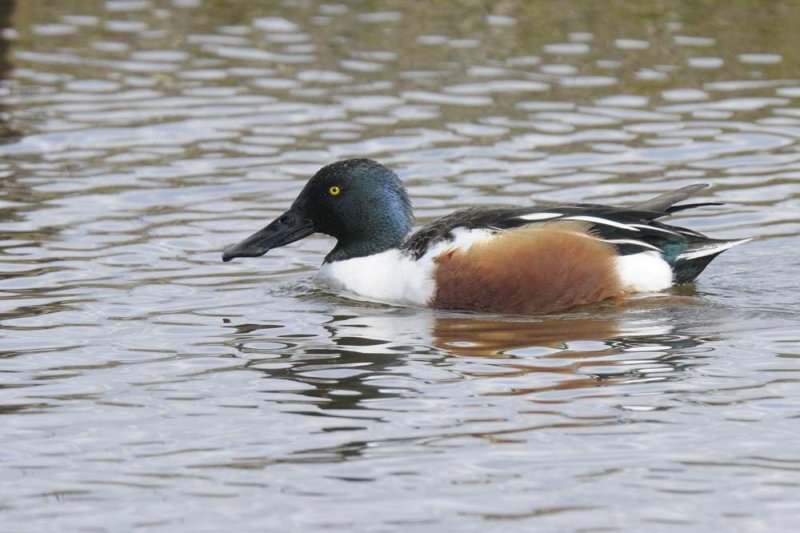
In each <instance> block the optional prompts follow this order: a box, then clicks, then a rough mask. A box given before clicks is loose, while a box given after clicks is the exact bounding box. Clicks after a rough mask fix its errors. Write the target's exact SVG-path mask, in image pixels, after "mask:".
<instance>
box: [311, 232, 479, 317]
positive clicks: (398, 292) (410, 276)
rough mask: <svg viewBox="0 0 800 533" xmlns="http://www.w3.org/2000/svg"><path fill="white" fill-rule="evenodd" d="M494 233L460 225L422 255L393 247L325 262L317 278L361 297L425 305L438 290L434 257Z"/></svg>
mask: <svg viewBox="0 0 800 533" xmlns="http://www.w3.org/2000/svg"><path fill="white" fill-rule="evenodd" d="M491 236H492V234H491V232H489V231H486V230H462V229H459V230H455V231H454V232H453V240H447V241H442V242H440V243H437V244H435V245H434V246H432V247H431V248H430V249H429V250H428V251H427V252H426V253H425V255H423V256H422V257H421V258H419V259H414V258H413V257H411V256H409V255H406V254H404V253H402V252H401V251H400V250H398V249H394V248H393V249H391V250H387V251H385V252H381V253H379V254H374V255H368V256H366V257H356V258H355V259H346V260H344V261H333V262H331V263H324V264H323V265H322V268H321V269H320V271H319V275H318V279H319V280H320V281H322V282H323V283H325V284H327V285H330V286H332V287H333V288H335V289H337V290H339V291H342V292H345V293H347V294H349V295H351V296H356V297H358V298H361V299H365V300H373V301H378V302H386V303H395V304H401V305H414V306H426V305H428V304H429V303H430V301H431V300H432V299H433V297H434V295H435V293H436V283H435V281H434V279H433V275H434V267H435V264H434V262H433V260H434V259H435V258H436V257H437V256H438V255H439V254H441V253H442V252H444V251H445V250H450V249H452V248H460V249H467V248H469V247H470V246H472V244H474V243H475V242H478V241H481V240H485V239H488V238H491Z"/></svg>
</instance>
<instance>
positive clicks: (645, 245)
mask: <svg viewBox="0 0 800 533" xmlns="http://www.w3.org/2000/svg"><path fill="white" fill-rule="evenodd" d="M603 242H607V243H611V244H630V245H631V246H641V247H642V248H648V249H650V250H655V251H656V252H661V249H660V248H659V247H658V246H653V245H652V244H649V243H646V242H644V241H636V240H634V239H609V240H607V241H603Z"/></svg>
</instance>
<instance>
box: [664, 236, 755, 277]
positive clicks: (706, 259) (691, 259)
mask: <svg viewBox="0 0 800 533" xmlns="http://www.w3.org/2000/svg"><path fill="white" fill-rule="evenodd" d="M751 240H752V239H740V240H735V241H726V240H719V239H697V240H696V241H695V242H692V243H691V244H689V247H688V248H687V249H686V250H684V251H683V252H682V253H681V254H680V255H678V257H677V259H676V260H675V263H674V264H673V265H672V271H673V272H674V277H675V283H676V284H679V285H680V284H682V283H691V282H693V281H694V280H695V278H696V277H697V276H699V275H700V273H701V272H702V271H703V270H705V268H706V267H707V266H708V264H709V263H710V262H711V260H712V259H714V258H715V257H717V256H718V255H719V254H721V253H722V252H724V251H725V250H727V249H729V248H733V247H734V246H738V245H740V244H744V243H746V242H750V241H751Z"/></svg>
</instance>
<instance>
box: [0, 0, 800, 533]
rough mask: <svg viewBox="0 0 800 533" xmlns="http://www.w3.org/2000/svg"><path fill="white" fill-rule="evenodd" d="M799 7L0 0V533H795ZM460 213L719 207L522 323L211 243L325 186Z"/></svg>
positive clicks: (309, 253) (278, 253)
mask: <svg viewBox="0 0 800 533" xmlns="http://www.w3.org/2000/svg"><path fill="white" fill-rule="evenodd" d="M798 20H800V4H798V3H795V2H777V1H776V2H753V1H746V0H732V1H726V2H701V1H688V0H687V1H685V2H670V1H637V2H629V1H622V0H620V1H609V2H588V1H586V2H580V1H551V2H523V1H519V2H515V1H501V2H496V1H486V2H480V1H468V0H463V1H456V2H450V3H447V4H445V3H438V2H401V1H399V0H398V1H374V2H372V1H371V2H366V1H363V2H352V3H341V4H334V3H322V2H318V1H315V0H308V1H303V2H263V1H258V0H240V1H222V0H171V1H167V0H164V1H160V0H159V1H156V0H120V1H116V0H109V1H107V2H104V1H98V0H59V1H57V2H53V1H44V0H17V1H16V2H13V1H9V0H4V1H3V2H0V25H2V26H3V28H4V29H3V30H2V33H0V36H2V40H1V41H0V76H2V78H3V79H2V81H0V136H1V139H2V144H0V177H2V180H0V235H1V239H2V240H0V356H1V357H2V358H1V359H0V414H2V416H1V417H0V439H1V440H0V442H2V447H0V480H2V483H0V530H2V531H4V532H6V531H8V532H16V531H62V530H63V531H131V530H148V531H169V532H176V531H186V532H196V531H224V530H229V531H282V530H290V531H311V530H331V531H393V530H409V529H410V530H420V531H445V530H451V531H452V530H458V531H480V532H486V531H508V530H517V531H519V530H523V531H534V530H535V531H661V530H663V531H666V530H670V531H672V530H675V529H683V530H693V531H707V530H709V529H711V528H717V530H720V531H795V530H797V527H798V524H800V504H798V490H799V489H800V400H799V399H798V398H799V397H800V394H798V392H799V391H800V375H798V372H800V331H798V324H800V321H799V319H800V311H798V304H800V288H799V287H798V285H799V283H798V279H799V277H798V274H800V268H799V267H800V260H798V252H797V248H798V246H800V237H798V232H799V231H800V142H798V141H799V140H800V70H798V65H800V32H798V31H797V27H798V25H797V21H798ZM356 156H360V157H371V158H375V159H378V160H380V161H381V162H383V163H385V164H387V165H389V166H391V167H392V168H394V169H396V170H397V171H398V173H399V174H400V176H401V177H402V179H403V180H404V182H405V183H406V185H407V186H408V188H409V190H410V194H411V196H412V198H413V203H414V206H415V209H416V214H417V219H418V222H419V223H424V222H426V221H430V220H432V219H433V218H435V217H437V216H440V215H443V214H445V213H448V212H450V211H452V210H454V209H457V208H461V207H464V206H471V205H480V204H499V205H527V204H529V203H533V202H536V201H556V202H558V201H569V202H574V201H589V202H614V203H624V202H635V201H640V200H643V199H646V198H647V197H649V196H652V195H655V194H657V193H659V192H663V191H666V190H670V189H673V188H677V187H681V186H685V185H688V184H692V183H697V182H706V183H710V184H711V185H712V188H711V189H709V191H708V192H704V193H703V194H701V195H700V197H699V198H700V200H701V201H720V202H725V203H726V204H725V205H724V206H719V207H708V208H704V209H702V210H696V211H691V212H686V213H682V214H681V215H680V216H679V217H676V219H675V222H676V223H680V224H682V225H687V226H690V227H692V228H695V229H697V230H700V231H703V232H707V233H709V234H712V235H713V236H717V237H720V238H743V237H748V236H757V237H758V239H757V240H756V241H754V242H753V243H750V244H748V245H746V246H742V247H739V248H737V249H734V250H731V251H729V252H726V253H725V254H723V255H722V256H721V257H720V258H718V259H717V260H716V261H715V262H714V263H713V264H712V265H711V266H710V267H709V269H708V270H707V271H706V273H704V275H703V276H702V277H701V278H700V281H699V283H698V284H697V285H696V286H694V287H686V288H681V289H676V290H674V291H672V292H669V293H664V294H660V295H657V296H652V297H647V298H636V299H633V300H631V301H628V302H627V303H625V304H621V305H616V304H607V305H600V306H595V307H593V308H588V309H577V310H574V311H570V312H567V313H563V314H560V315H553V316H546V317H508V316H491V315H469V314H457V313H446V312H437V311H433V310H424V309H407V308H395V307H388V306H383V305H375V304H365V303H359V302H354V301H350V300H347V299H345V298H342V297H338V296H336V295H334V294H328V293H326V292H323V291H321V290H320V289H317V288H316V287H315V286H314V283H313V274H314V272H315V270H316V268H317V267H318V266H319V264H320V262H321V260H322V258H323V257H324V254H325V253H326V252H327V251H328V250H329V249H330V247H331V242H330V241H329V240H328V239H326V238H325V237H322V236H319V237H313V238H310V239H307V240H305V241H302V242H300V243H297V244H294V245H291V246H288V247H286V248H281V249H279V250H275V251H274V252H270V254H268V255H267V256H265V257H262V258H258V259H247V260H239V261H235V262H233V263H229V264H223V263H222V262H221V261H220V253H221V251H222V250H223V249H224V248H225V247H226V246H228V245H230V244H232V243H234V242H236V241H237V240H239V239H241V238H242V237H244V236H246V235H248V234H249V233H251V232H252V231H254V230H256V229H258V228H259V227H261V226H262V225H264V224H265V223H266V222H267V221H268V220H270V219H271V218H272V217H274V216H276V215H277V214H279V213H281V212H282V211H283V210H284V209H285V208H286V207H287V206H288V204H289V203H290V202H291V200H292V199H293V198H294V196H295V195H296V194H297V192H298V191H299V189H300V188H301V186H302V185H303V183H304V182H305V180H306V179H308V177H309V176H310V175H311V174H313V172H314V171H315V170H316V169H317V168H319V167H320V166H322V165H323V164H325V163H328V162H331V161H334V160H337V159H342V158H347V157H356Z"/></svg>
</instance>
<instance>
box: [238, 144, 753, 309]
mask: <svg viewBox="0 0 800 533" xmlns="http://www.w3.org/2000/svg"><path fill="white" fill-rule="evenodd" d="M706 186H707V185H705V184H699V185H690V186H688V187H683V188H681V189H678V190H675V191H672V192H668V193H665V194H662V195H660V196H657V197H655V198H653V199H652V200H649V201H646V202H642V203H638V204H635V205H632V206H629V207H616V206H607V205H597V204H568V205H558V206H550V205H548V206H536V207H511V208H508V207H506V208H491V209H484V208H475V209H466V210H463V211H457V212H455V213H452V214H450V215H448V216H445V217H443V218H440V219H439V220H436V221H435V222H433V223H432V224H429V225H427V226H425V227H423V228H422V229H420V230H418V231H417V232H415V233H413V234H412V233H411V223H412V218H413V217H412V212H411V202H410V201H409V199H408V194H407V193H406V190H405V188H404V187H403V185H402V183H401V182H400V180H399V179H398V177H397V175H396V174H395V173H394V172H392V171H391V170H390V169H388V168H386V167H385V166H383V165H381V164H379V163H377V162H375V161H372V160H369V159H350V160H346V161H339V162H336V163H332V164H330V165H327V166H325V167H323V168H322V169H320V170H319V171H318V172H317V173H316V174H315V175H314V177H312V178H311V179H310V180H309V182H308V183H307V184H306V186H305V188H304V189H303V190H302V191H301V192H300V195H299V196H298V197H297V199H296V200H295V201H294V203H293V204H292V206H291V208H290V209H289V210H288V211H287V212H286V213H284V214H283V215H281V216H280V217H278V218H277V219H276V220H275V221H273V222H272V223H270V224H269V225H268V226H266V227H265V228H263V229H262V230H260V231H258V232H257V233H255V234H253V235H252V236H250V237H248V238H246V239H245V240H243V241H242V242H240V243H239V244H236V245H234V246H231V247H230V248H228V249H227V250H225V252H224V254H223V255H222V260H223V261H230V260H231V259H233V258H235V257H255V256H260V255H264V254H265V253H267V252H268V251H270V250H272V249H273V248H277V247H279V246H284V245H286V244H289V243H291V242H294V241H297V240H300V239H302V238H304V237H307V236H309V235H311V234H312V233H317V232H319V233H324V234H327V235H330V236H332V237H334V238H336V241H337V242H336V246H335V247H334V248H333V250H332V251H331V252H330V253H329V254H328V255H327V256H326V257H325V260H324V262H323V264H322V268H321V269H320V277H321V278H322V279H323V280H325V281H327V282H328V283H329V284H330V285H333V286H334V287H336V288H337V289H338V290H341V291H343V292H345V293H349V294H350V295H353V296H355V297H358V298H362V299H367V300H373V301H380V302H385V303H393V304H401V305H414V306H429V307H435V308H442V309H458V310H469V311H484V312H504V313H533V314H535V313H549V312H554V311H560V310H564V309H567V308H570V307H573V306H576V305H581V304H588V303H593V302H599V301H602V300H606V299H608V298H619V297H621V296H624V295H625V294H630V293H636V292H651V291H661V290H664V289H666V288H668V287H670V286H672V285H673V284H682V283H690V282H692V281H693V280H694V279H695V278H696V277H697V276H698V274H700V272H702V271H703V269H704V268H705V267H706V266H707V265H708V264H709V262H711V260H712V259H714V257H716V256H717V255H719V254H720V253H722V252H723V251H725V250H727V249H728V248H731V247H733V246H736V245H738V244H742V243H744V242H747V241H748V240H750V239H742V240H718V239H710V238H708V237H706V236H705V235H702V234H700V233H698V232H696V231H692V230H690V229H686V228H681V227H677V226H669V225H667V224H663V223H661V222H658V219H660V218H662V217H665V216H667V215H671V214H672V213H675V212H677V211H682V210H684V209H689V208H693V207H700V206H706V205H719V204H715V203H710V202H704V203H694V204H684V205H675V204H676V203H678V202H680V201H683V200H685V199H687V198H688V197H689V196H691V195H692V194H693V193H695V192H697V191H699V190H700V189H702V188H704V187H706Z"/></svg>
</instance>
